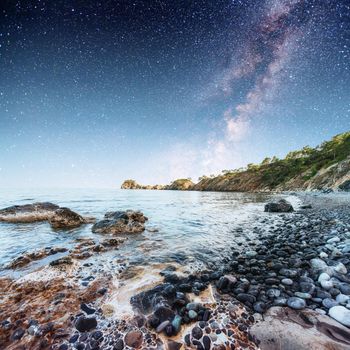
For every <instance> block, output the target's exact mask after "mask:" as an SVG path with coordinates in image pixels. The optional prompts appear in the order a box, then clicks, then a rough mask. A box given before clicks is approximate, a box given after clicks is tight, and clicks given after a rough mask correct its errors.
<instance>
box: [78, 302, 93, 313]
mask: <svg viewBox="0 0 350 350" xmlns="http://www.w3.org/2000/svg"><path fill="white" fill-rule="evenodd" d="M80 308H81V309H82V310H83V311H84V312H85V313H87V314H88V315H92V314H94V313H95V312H96V310H95V309H93V308H91V307H89V306H88V305H86V304H85V303H81V304H80Z"/></svg>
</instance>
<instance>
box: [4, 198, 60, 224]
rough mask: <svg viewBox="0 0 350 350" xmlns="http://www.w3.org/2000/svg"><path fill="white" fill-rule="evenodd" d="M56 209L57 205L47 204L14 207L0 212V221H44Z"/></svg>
mask: <svg viewBox="0 0 350 350" xmlns="http://www.w3.org/2000/svg"><path fill="white" fill-rule="evenodd" d="M58 208H59V206H58V205H56V204H52V203H48V202H42V203H33V204H25V205H14V206H12V207H8V208H5V209H1V210H0V221H5V222H12V223H29V222H36V221H46V220H48V219H49V218H50V217H51V216H52V215H53V214H54V212H55V211H56V210H57V209H58Z"/></svg>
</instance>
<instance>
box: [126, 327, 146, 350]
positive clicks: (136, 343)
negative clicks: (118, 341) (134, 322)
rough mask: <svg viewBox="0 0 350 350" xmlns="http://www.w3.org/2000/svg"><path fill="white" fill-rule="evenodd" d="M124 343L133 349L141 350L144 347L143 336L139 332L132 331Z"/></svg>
mask: <svg viewBox="0 0 350 350" xmlns="http://www.w3.org/2000/svg"><path fill="white" fill-rule="evenodd" d="M124 341H125V344H126V345H127V346H130V347H131V348H139V347H140V346H141V345H142V341H143V334H142V332H141V331H139V330H134V331H130V332H128V333H127V334H126V335H125V338H124Z"/></svg>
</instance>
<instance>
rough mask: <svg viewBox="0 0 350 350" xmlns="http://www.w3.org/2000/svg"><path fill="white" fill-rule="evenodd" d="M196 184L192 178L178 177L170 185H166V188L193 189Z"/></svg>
mask: <svg viewBox="0 0 350 350" xmlns="http://www.w3.org/2000/svg"><path fill="white" fill-rule="evenodd" d="M193 186H194V183H193V182H192V180H191V179H177V180H175V181H173V182H172V183H171V184H170V185H168V186H165V187H164V189H165V190H179V191H184V190H191V189H192V188H193Z"/></svg>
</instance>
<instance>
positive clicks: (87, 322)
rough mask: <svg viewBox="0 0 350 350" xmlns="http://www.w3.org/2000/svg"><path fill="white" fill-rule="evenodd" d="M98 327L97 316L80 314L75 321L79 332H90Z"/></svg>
mask: <svg viewBox="0 0 350 350" xmlns="http://www.w3.org/2000/svg"><path fill="white" fill-rule="evenodd" d="M96 327H97V321H96V318H95V317H85V316H79V317H78V319H77V320H76V321H75V328H76V329H77V330H78V331H79V332H88V331H91V330H92V329H94V328H96Z"/></svg>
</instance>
